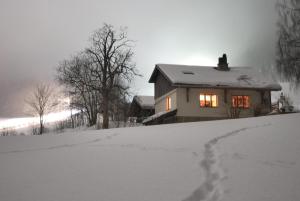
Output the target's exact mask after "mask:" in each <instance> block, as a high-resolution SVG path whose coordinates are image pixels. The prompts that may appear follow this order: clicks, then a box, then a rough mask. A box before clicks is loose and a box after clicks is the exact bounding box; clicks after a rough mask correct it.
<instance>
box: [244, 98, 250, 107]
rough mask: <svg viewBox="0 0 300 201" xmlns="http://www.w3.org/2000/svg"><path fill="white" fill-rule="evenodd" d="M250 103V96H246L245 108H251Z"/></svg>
mask: <svg viewBox="0 0 300 201" xmlns="http://www.w3.org/2000/svg"><path fill="white" fill-rule="evenodd" d="M249 106H250V103H249V96H244V107H245V108H249Z"/></svg>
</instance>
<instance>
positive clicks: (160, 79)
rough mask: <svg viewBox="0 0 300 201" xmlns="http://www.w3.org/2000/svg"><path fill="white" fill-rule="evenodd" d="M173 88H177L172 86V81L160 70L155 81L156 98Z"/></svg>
mask: <svg viewBox="0 0 300 201" xmlns="http://www.w3.org/2000/svg"><path fill="white" fill-rule="evenodd" d="M173 89H175V87H173V86H171V83H170V82H169V81H168V80H167V79H166V78H165V77H164V76H163V75H162V74H161V73H160V72H158V75H157V77H156V81H155V83H154V98H155V99H157V98H159V97H161V96H163V95H165V94H166V93H168V92H169V91H172V90H173Z"/></svg>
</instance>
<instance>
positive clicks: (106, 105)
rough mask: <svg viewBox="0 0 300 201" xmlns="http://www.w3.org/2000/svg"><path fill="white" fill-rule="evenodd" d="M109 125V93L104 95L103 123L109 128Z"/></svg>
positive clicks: (105, 127) (103, 125)
mask: <svg viewBox="0 0 300 201" xmlns="http://www.w3.org/2000/svg"><path fill="white" fill-rule="evenodd" d="M108 126H109V116H108V94H107V93H106V94H105V96H103V124H102V128H103V129H107V128H108Z"/></svg>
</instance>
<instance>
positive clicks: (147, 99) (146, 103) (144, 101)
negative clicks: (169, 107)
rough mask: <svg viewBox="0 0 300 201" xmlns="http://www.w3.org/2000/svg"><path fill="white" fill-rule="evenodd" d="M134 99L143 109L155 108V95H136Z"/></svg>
mask: <svg viewBox="0 0 300 201" xmlns="http://www.w3.org/2000/svg"><path fill="white" fill-rule="evenodd" d="M134 100H135V101H136V102H137V103H138V104H139V105H140V106H141V108H143V109H154V96H135V97H134Z"/></svg>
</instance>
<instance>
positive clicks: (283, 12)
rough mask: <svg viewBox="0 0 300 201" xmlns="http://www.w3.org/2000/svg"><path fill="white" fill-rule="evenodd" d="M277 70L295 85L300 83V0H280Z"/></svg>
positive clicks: (277, 5) (278, 5)
mask: <svg viewBox="0 0 300 201" xmlns="http://www.w3.org/2000/svg"><path fill="white" fill-rule="evenodd" d="M276 8H277V10H278V14H279V20H278V23H277V25H278V41H277V59H276V63H277V70H278V72H279V73H280V74H281V78H282V79H283V80H285V81H289V82H290V83H292V84H293V85H294V86H296V87H298V86H299V84H300V0H278V1H277V4H276Z"/></svg>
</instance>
